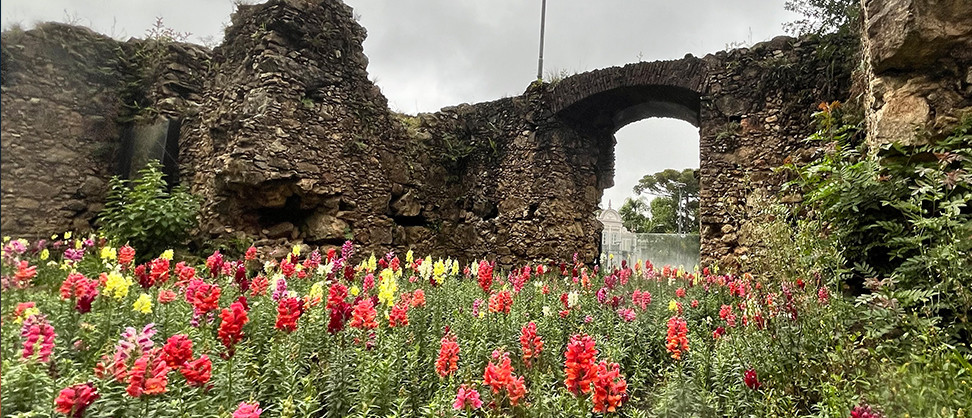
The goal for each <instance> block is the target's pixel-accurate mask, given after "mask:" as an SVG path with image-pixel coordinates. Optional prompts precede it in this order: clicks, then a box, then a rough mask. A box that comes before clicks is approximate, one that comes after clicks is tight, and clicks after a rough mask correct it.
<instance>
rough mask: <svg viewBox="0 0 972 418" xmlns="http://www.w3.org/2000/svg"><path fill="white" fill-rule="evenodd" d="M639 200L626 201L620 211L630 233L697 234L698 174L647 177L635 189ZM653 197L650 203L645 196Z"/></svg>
mask: <svg viewBox="0 0 972 418" xmlns="http://www.w3.org/2000/svg"><path fill="white" fill-rule="evenodd" d="M634 192H635V194H637V195H638V196H637V197H636V198H634V199H632V198H628V199H625V201H624V204H622V205H621V208H620V209H618V214H620V215H621V221H622V223H623V224H624V226H625V228H627V229H628V230H629V231H631V232H635V233H644V232H655V233H677V232H683V233H690V232H698V230H699V225H698V218H699V215H698V212H699V180H698V178H696V170H694V169H690V168H689V169H685V170H682V171H679V170H673V169H667V170H663V171H660V172H658V173H654V174H647V175H645V176H644V177H642V178H641V180H639V181H638V184H637V185H635V187H634ZM643 195H650V196H654V199H651V200H649V199H648V198H647V197H646V196H643Z"/></svg>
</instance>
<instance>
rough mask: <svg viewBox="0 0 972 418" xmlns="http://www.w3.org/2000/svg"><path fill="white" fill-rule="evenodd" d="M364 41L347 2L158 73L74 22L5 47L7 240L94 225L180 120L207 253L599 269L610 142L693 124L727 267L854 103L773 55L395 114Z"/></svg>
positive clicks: (269, 23)
mask: <svg viewBox="0 0 972 418" xmlns="http://www.w3.org/2000/svg"><path fill="white" fill-rule="evenodd" d="M364 37H365V30H364V29H363V28H362V27H360V26H359V25H358V24H357V23H356V22H355V21H354V19H353V17H352V11H351V9H350V8H349V7H348V6H347V5H345V4H343V3H342V2H340V1H339V0H318V1H315V2H309V1H303V0H270V1H268V2H267V3H265V4H260V5H253V6H241V7H240V8H239V10H238V11H237V13H235V14H234V16H233V19H232V25H231V26H230V27H229V28H228V29H227V32H226V37H225V40H224V43H223V44H222V45H221V46H219V47H217V48H216V49H215V50H214V51H208V50H206V49H204V48H201V47H196V46H192V45H188V44H176V43H173V44H171V45H168V44H167V45H166V46H165V48H166V49H165V50H164V51H162V52H161V53H156V54H146V53H145V52H144V51H145V48H146V47H145V44H144V43H142V44H140V43H139V42H144V41H136V40H132V41H129V42H125V43H122V42H117V41H114V40H111V39H109V38H106V37H103V36H100V35H97V34H94V33H92V32H90V31H87V30H84V29H79V28H72V27H66V26H63V25H44V26H41V27H39V28H38V29H34V30H31V31H27V32H25V33H17V34H14V33H4V35H3V87H2V102H3V108H2V116H3V127H2V135H0V137H2V142H3V166H2V175H3V180H4V181H3V199H2V211H3V222H2V229H3V233H4V234H9V235H27V236H43V235H47V234H50V233H52V232H60V231H62V230H65V229H75V230H83V229H86V228H90V227H92V226H93V223H92V222H93V220H94V216H95V215H96V213H97V210H98V209H99V208H100V205H101V204H103V200H104V197H103V196H104V192H105V185H106V183H107V180H108V178H109V176H110V175H111V174H114V173H115V172H118V168H117V167H119V166H120V164H119V161H120V160H121V159H123V157H124V155H123V153H119V152H118V151H117V150H118V149H119V148H121V146H122V145H123V144H122V142H124V135H121V134H119V132H122V131H123V130H124V129H130V128H132V127H136V128H137V127H139V126H144V125H152V124H157V123H159V122H160V121H166V122H168V121H178V122H179V123H181V134H180V135H179V139H178V142H179V144H178V153H177V154H178V167H177V168H178V175H176V176H173V179H172V180H173V181H178V182H180V183H181V184H184V185H186V186H188V187H190V189H191V190H192V192H193V193H195V194H196V195H198V196H200V197H201V198H202V201H203V205H202V212H201V214H200V226H199V229H198V230H197V231H195V234H194V235H195V236H196V237H197V239H198V240H199V241H202V240H206V241H215V242H216V243H220V242H223V243H226V244H227V245H229V244H230V243H231V242H232V241H247V242H249V241H256V242H257V243H258V245H260V246H264V247H284V246H287V245H290V244H292V243H295V242H300V243H304V244H308V245H311V246H334V245H340V244H341V243H342V242H344V241H345V240H346V239H351V240H353V241H354V242H355V243H356V244H358V245H360V246H363V248H364V250H365V251H374V252H375V253H376V254H380V253H384V252H386V251H391V250H394V251H403V250H407V249H409V248H411V249H414V250H415V251H416V252H418V253H420V254H422V255H424V254H426V253H434V254H441V255H451V256H453V257H458V258H460V259H461V260H463V261H469V260H472V259H475V258H482V257H489V258H496V259H497V260H498V261H499V262H500V264H502V265H512V264H514V263H519V262H525V261H528V262H538V261H547V260H558V261H562V260H566V259H568V258H569V257H571V256H572V255H573V254H574V253H577V254H578V256H579V257H580V258H581V260H583V261H585V262H593V260H594V257H595V256H596V255H597V253H598V242H599V236H600V224H599V223H598V222H597V221H596V219H595V216H594V213H595V209H596V205H597V203H598V202H599V201H600V198H601V194H602V191H603V190H604V189H605V188H606V187H610V186H611V185H612V184H613V175H614V145H615V138H614V133H615V132H616V131H617V130H618V129H620V128H621V127H622V126H624V125H625V124H628V123H631V122H634V121H637V120H640V119H643V118H646V117H673V118H678V119H681V120H684V121H686V122H688V123H691V124H693V125H695V126H698V127H699V132H700V137H701V139H700V141H701V143H700V149H701V169H700V181H701V202H700V206H701V209H700V210H701V223H702V225H701V235H702V238H701V239H702V257H703V259H704V260H705V261H718V262H720V263H722V264H724V265H731V264H734V263H735V262H736V258H737V257H740V256H744V255H746V254H747V253H748V251H749V250H748V249H749V248H750V247H751V246H753V245H757V244H758V237H752V236H750V234H748V233H747V231H746V227H745V219H742V218H740V217H739V216H738V214H737V212H736V211H734V210H733V208H737V207H739V206H741V205H745V204H746V203H747V201H748V200H749V199H750V196H751V195H752V194H753V193H765V192H769V193H778V192H779V185H780V184H781V182H782V181H783V180H784V179H783V178H781V177H779V175H777V174H776V173H774V172H773V171H772V168H773V167H775V166H778V165H780V164H781V163H783V162H784V160H785V159H787V158H790V159H805V158H806V157H807V156H808V155H810V154H812V153H813V149H811V148H808V144H806V143H805V142H804V141H803V139H804V138H805V137H807V136H808V135H809V134H810V133H811V131H812V130H813V127H812V126H811V123H810V114H811V112H812V111H813V110H814V109H815V107H816V105H817V104H818V103H819V102H822V101H831V100H845V99H847V98H848V97H849V96H850V85H851V82H850V81H851V74H850V70H849V66H848V65H845V63H846V62H847V60H846V59H845V58H846V55H841V53H839V48H837V47H836V46H839V45H843V43H844V42H848V41H850V40H847V39H835V38H826V39H793V38H787V37H779V38H775V39H773V40H772V41H769V42H764V43H761V44H757V45H755V46H753V47H750V48H743V49H736V50H732V51H723V52H719V53H716V54H712V55H708V56H706V57H703V58H696V57H691V56H687V57H686V58H684V59H681V60H674V61H662V62H644V63H635V64H629V65H627V66H624V67H612V68H606V69H601V70H596V71H592V72H588V73H584V74H578V75H576V76H572V77H568V78H566V79H564V80H561V81H559V82H558V83H554V84H549V83H541V82H534V83H532V84H530V86H528V87H527V89H526V91H525V92H524V93H523V94H522V95H520V96H517V97H511V98H506V99H501V100H497V101H492V102H486V103H478V104H472V105H470V104H462V105H458V106H454V107H449V108H445V109H442V110H441V111H439V112H436V113H424V114H419V115H416V116H409V115H400V114H396V113H394V112H391V111H390V110H389V109H388V106H387V101H386V99H385V98H384V96H383V95H382V94H381V91H380V90H379V89H378V87H377V86H375V85H374V84H373V83H372V82H371V81H369V80H368V74H367V71H366V68H367V58H366V57H365V55H364V53H363V49H362V41H363V40H364ZM150 46H152V45H150ZM154 46H155V47H158V45H154ZM154 51H156V52H158V51H159V50H157V49H155V50H154ZM146 57H155V58H153V59H150V60H148V61H146V60H147V58H146ZM147 67H148V68H147ZM36 74H43V75H44V76H43V77H36V76H35V75H36ZM52 83H53V84H52ZM133 98H134V99H135V102H136V103H138V104H139V105H138V106H137V109H130V108H128V107H126V106H124V105H123V104H125V103H131V102H132V100H131V99H133ZM782 199H783V200H784V201H795V200H798V199H799V197H798V196H782Z"/></svg>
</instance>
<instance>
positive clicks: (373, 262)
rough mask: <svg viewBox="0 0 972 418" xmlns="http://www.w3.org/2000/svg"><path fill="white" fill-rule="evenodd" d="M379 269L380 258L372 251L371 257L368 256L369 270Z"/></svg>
mask: <svg viewBox="0 0 972 418" xmlns="http://www.w3.org/2000/svg"><path fill="white" fill-rule="evenodd" d="M375 270H378V260H377V259H375V253H371V257H368V271H369V272H372V271H375Z"/></svg>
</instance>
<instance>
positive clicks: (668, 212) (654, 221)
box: [648, 197, 678, 234]
mask: <svg viewBox="0 0 972 418" xmlns="http://www.w3.org/2000/svg"><path fill="white" fill-rule="evenodd" d="M675 214H676V210H675V199H672V198H670V197H656V198H655V199H654V200H652V201H651V229H650V230H649V231H648V232H655V233H660V234H674V233H676V232H678V219H677V217H676V215H675Z"/></svg>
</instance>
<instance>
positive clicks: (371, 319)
mask: <svg viewBox="0 0 972 418" xmlns="http://www.w3.org/2000/svg"><path fill="white" fill-rule="evenodd" d="M376 316H378V312H377V311H375V304H374V303H372V302H371V298H364V299H361V300H360V301H358V303H356V304H355V305H354V312H352V313H351V323H350V324H348V325H350V326H351V327H352V328H362V329H374V328H378V323H377V322H375V317H376Z"/></svg>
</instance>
